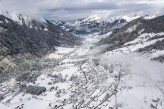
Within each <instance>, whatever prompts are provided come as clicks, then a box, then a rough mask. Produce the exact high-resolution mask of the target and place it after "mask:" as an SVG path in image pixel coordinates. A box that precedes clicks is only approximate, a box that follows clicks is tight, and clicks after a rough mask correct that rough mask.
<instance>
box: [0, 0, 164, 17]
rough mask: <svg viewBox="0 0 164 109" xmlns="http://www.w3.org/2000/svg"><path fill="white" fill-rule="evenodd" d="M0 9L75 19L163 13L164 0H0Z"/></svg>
mask: <svg viewBox="0 0 164 109" xmlns="http://www.w3.org/2000/svg"><path fill="white" fill-rule="evenodd" d="M0 9H1V10H15V11H18V12H20V13H24V14H27V15H31V16H43V17H55V18H58V19H76V18H81V17H85V16H89V15H91V14H98V15H101V16H103V17H111V16H122V15H132V14H134V13H136V12H142V13H144V14H163V12H164V0H0Z"/></svg>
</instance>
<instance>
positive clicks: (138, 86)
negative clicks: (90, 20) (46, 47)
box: [0, 33, 164, 109]
mask: <svg viewBox="0 0 164 109" xmlns="http://www.w3.org/2000/svg"><path fill="white" fill-rule="evenodd" d="M109 34H111V33H108V34H106V35H103V36H98V35H97V34H94V35H90V36H86V37H84V38H86V39H85V41H84V43H83V45H82V46H80V47H74V48H64V47H58V48H57V52H55V53H52V54H49V55H47V56H46V57H45V60H46V63H47V64H48V63H51V64H52V62H54V63H55V62H58V63H57V64H55V65H56V66H53V65H52V67H50V68H47V69H44V71H42V72H43V73H42V74H41V75H40V76H39V77H37V79H36V81H35V82H29V83H26V85H27V86H28V85H33V86H43V87H46V91H45V92H44V93H42V94H40V95H31V94H27V93H25V92H21V91H19V87H18V86H19V85H20V84H21V83H18V82H16V80H15V79H11V80H10V81H7V82H5V83H2V84H1V85H0V95H1V94H4V95H5V96H4V99H2V100H1V101H0V109H164V74H163V72H164V65H163V64H162V63H158V62H154V61H150V60H148V59H147V58H146V57H145V56H143V55H140V54H137V53H132V52H133V51H135V50H136V49H138V48H139V47H140V45H139V44H136V43H135V41H133V42H129V43H131V44H132V43H133V45H131V46H127V44H125V47H123V48H119V49H116V50H113V51H110V52H106V53H104V54H100V52H101V51H103V49H105V45H104V46H101V47H96V49H92V50H90V48H92V47H93V46H94V43H96V42H98V41H99V40H100V39H101V38H105V37H106V36H108V35H109ZM142 36H144V35H142ZM145 36H146V35H145ZM140 38H142V37H138V39H136V40H139V39H140ZM134 43H135V44H134ZM143 43H149V42H147V40H146V39H145V40H144V42H143ZM136 46H137V48H136V49H132V48H133V47H136ZM128 47H129V48H128ZM97 53H98V55H97ZM156 53H158V54H161V53H163V52H162V51H157V52H156ZM152 55H153V54H152ZM154 55H155V56H156V55H157V54H154Z"/></svg>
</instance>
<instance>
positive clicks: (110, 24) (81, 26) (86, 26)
mask: <svg viewBox="0 0 164 109" xmlns="http://www.w3.org/2000/svg"><path fill="white" fill-rule="evenodd" d="M50 21H52V22H53V23H54V24H56V25H58V26H60V27H61V28H63V29H64V30H66V31H68V32H70V33H73V34H75V35H88V34H93V33H99V34H105V33H107V32H109V31H111V30H113V29H115V28H120V27H122V26H124V25H125V24H126V23H127V21H126V19H124V18H114V19H110V20H109V21H105V20H102V19H101V18H100V17H99V16H97V15H91V16H89V17H86V18H81V19H77V20H71V21H60V22H59V21H56V20H55V19H53V18H50Z"/></svg>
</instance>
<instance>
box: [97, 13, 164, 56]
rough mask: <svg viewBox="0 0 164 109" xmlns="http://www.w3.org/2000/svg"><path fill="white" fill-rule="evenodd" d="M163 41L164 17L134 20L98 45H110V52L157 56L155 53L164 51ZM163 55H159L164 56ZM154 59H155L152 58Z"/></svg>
mask: <svg viewBox="0 0 164 109" xmlns="http://www.w3.org/2000/svg"><path fill="white" fill-rule="evenodd" d="M163 41H164V16H160V17H156V18H154V19H149V20H147V19H144V18H138V19H136V20H133V21H131V22H129V23H128V24H126V25H125V26H124V27H122V28H120V29H118V30H115V31H113V33H112V34H111V35H110V36H108V37H107V38H105V39H102V40H101V41H100V42H99V43H98V45H102V44H109V45H110V46H109V47H108V50H115V49H123V50H125V51H130V52H134V51H137V52H145V53H149V54H155V52H158V51H161V50H164V48H163ZM161 53H162V52H161ZM161 53H160V54H159V55H164V54H163V53H162V54H161ZM157 57H158V56H157ZM152 58H155V57H154V56H152Z"/></svg>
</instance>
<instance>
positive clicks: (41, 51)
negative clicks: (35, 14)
mask: <svg viewBox="0 0 164 109" xmlns="http://www.w3.org/2000/svg"><path fill="white" fill-rule="evenodd" d="M22 18H23V17H22ZM24 20H25V19H24ZM21 21H23V20H21ZM30 25H31V26H29V25H26V24H25V23H24V24H23V23H21V24H20V23H19V22H18V21H14V20H12V19H10V18H8V17H5V16H4V15H0V59H1V60H0V61H1V63H0V72H1V73H0V74H7V75H8V73H9V72H8V71H9V70H10V73H11V72H13V71H12V70H13V69H15V67H16V68H17V67H20V66H23V67H20V68H22V70H23V69H26V68H25V66H24V63H27V60H33V61H35V59H39V58H40V57H42V56H43V55H45V54H46V53H47V52H48V51H50V50H55V46H61V45H62V46H64V45H67V46H74V45H77V44H78V43H80V41H79V38H77V37H75V36H74V35H72V34H70V33H68V32H65V31H64V30H62V29H61V28H60V27H58V26H56V25H54V24H53V23H51V22H50V21H48V20H45V21H44V22H40V21H37V20H35V19H33V20H32V21H30ZM32 25H33V26H32ZM3 77H4V76H3Z"/></svg>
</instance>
